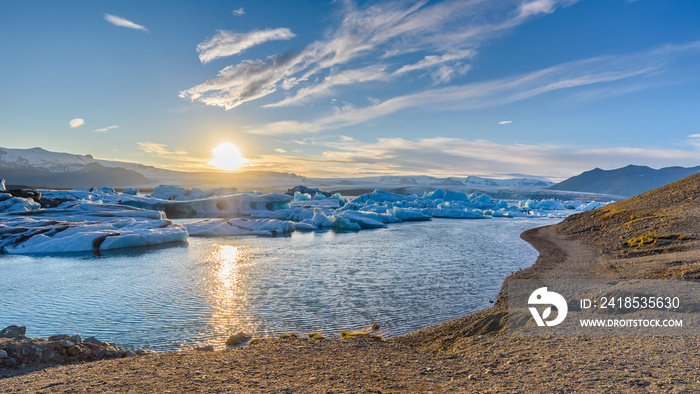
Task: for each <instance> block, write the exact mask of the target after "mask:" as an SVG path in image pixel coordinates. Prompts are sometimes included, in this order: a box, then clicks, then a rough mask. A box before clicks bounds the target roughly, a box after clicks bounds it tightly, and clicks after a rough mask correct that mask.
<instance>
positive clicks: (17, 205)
mask: <svg viewBox="0 0 700 394" xmlns="http://www.w3.org/2000/svg"><path fill="white" fill-rule="evenodd" d="M40 207H41V205H39V203H38V202H36V201H34V200H32V199H31V198H22V197H12V195H11V194H7V193H0V212H26V211H34V210H37V209H39V208H40Z"/></svg>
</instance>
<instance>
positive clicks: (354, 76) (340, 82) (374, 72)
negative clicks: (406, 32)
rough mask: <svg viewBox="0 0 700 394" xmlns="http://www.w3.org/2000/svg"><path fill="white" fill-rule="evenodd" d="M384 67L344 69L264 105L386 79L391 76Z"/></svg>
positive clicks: (282, 103) (297, 101)
mask: <svg viewBox="0 0 700 394" xmlns="http://www.w3.org/2000/svg"><path fill="white" fill-rule="evenodd" d="M384 70H385V67H384V66H381V65H374V66H369V67H365V68H361V69H353V70H345V71H341V72H339V73H335V74H331V75H329V76H327V77H326V78H325V79H324V80H323V82H321V83H319V84H316V85H312V86H309V87H306V88H303V89H299V90H298V91H297V94H296V95H294V96H292V97H287V98H286V99H284V100H282V101H280V102H277V103H274V104H268V105H265V106H264V107H282V106H286V105H295V104H302V103H304V102H306V101H307V100H308V99H309V98H311V97H318V96H328V95H332V94H333V93H334V88H335V87H337V86H344V85H354V84H358V83H362V82H369V81H388V80H389V79H390V78H391V76H390V75H389V74H387V73H386V72H384Z"/></svg>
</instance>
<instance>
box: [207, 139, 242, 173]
mask: <svg viewBox="0 0 700 394" xmlns="http://www.w3.org/2000/svg"><path fill="white" fill-rule="evenodd" d="M213 151H214V158H213V159H212V160H211V161H210V162H209V164H211V165H212V166H214V167H217V168H219V169H222V170H225V171H233V170H237V169H238V168H239V167H240V166H242V165H243V164H245V163H246V162H247V161H248V160H247V159H246V158H244V157H243V156H242V155H241V151H240V150H238V147H236V145H233V144H231V143H228V142H224V143H222V144H220V145H219V146H217V147H216V148H214V149H213Z"/></svg>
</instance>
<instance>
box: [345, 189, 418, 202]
mask: <svg viewBox="0 0 700 394" xmlns="http://www.w3.org/2000/svg"><path fill="white" fill-rule="evenodd" d="M410 198H411V197H407V196H402V195H401V194H396V193H389V192H387V191H385V190H375V191H373V192H372V193H367V194H363V195H361V196H358V197H357V198H355V199H354V200H352V201H351V202H353V203H363V202H364V203H368V202H369V201H376V202H387V201H404V200H408V199H410ZM413 198H415V196H413Z"/></svg>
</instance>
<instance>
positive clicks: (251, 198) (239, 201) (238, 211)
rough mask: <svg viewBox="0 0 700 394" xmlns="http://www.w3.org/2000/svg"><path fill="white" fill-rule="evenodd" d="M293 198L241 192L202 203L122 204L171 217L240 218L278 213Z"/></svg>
mask: <svg viewBox="0 0 700 394" xmlns="http://www.w3.org/2000/svg"><path fill="white" fill-rule="evenodd" d="M291 200H292V197H291V196H288V195H286V194H281V193H270V194H264V195H257V194H253V193H240V194H234V195H231V196H222V197H217V196H212V197H209V198H205V199H201V200H191V201H173V200H162V199H155V198H150V197H140V196H134V197H129V198H128V199H127V198H125V199H123V200H122V201H121V203H122V204H123V205H128V206H132V207H138V208H145V209H151V210H156V211H164V212H165V214H166V215H167V216H168V217H169V218H192V217H229V218H231V217H237V216H241V215H244V214H245V215H253V214H254V213H255V211H275V210H278V209H286V208H289V202H290V201H291Z"/></svg>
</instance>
